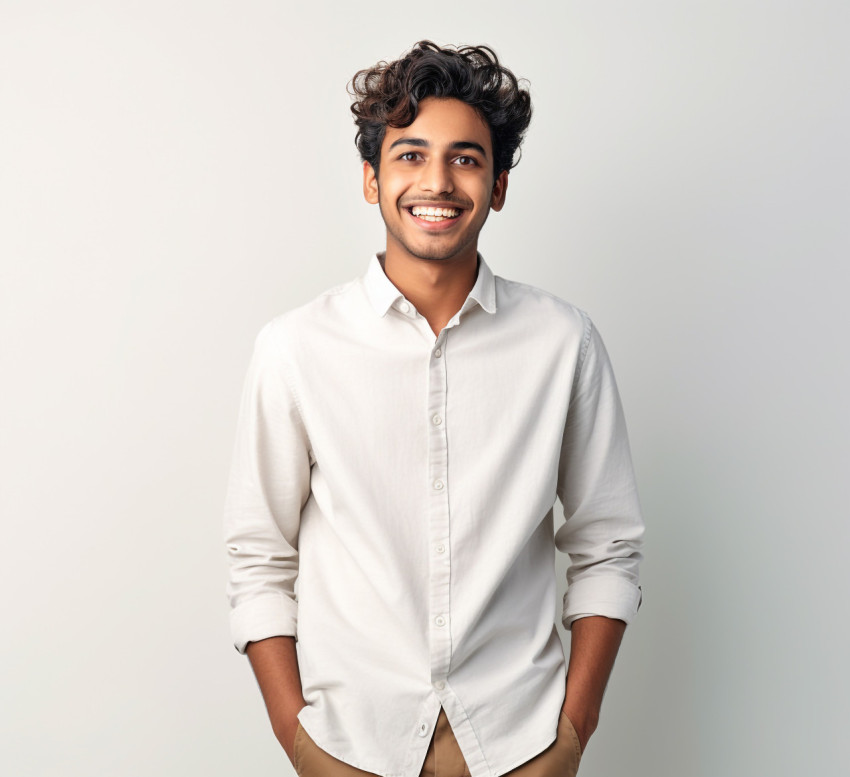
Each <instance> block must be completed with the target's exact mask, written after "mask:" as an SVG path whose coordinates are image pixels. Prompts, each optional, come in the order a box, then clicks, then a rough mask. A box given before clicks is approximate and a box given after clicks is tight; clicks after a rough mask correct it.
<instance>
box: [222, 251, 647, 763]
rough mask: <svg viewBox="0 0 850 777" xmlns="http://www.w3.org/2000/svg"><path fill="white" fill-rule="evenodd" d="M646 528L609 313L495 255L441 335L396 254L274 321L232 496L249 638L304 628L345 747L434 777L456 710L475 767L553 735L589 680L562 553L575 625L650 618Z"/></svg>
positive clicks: (237, 612) (308, 720) (323, 720)
mask: <svg viewBox="0 0 850 777" xmlns="http://www.w3.org/2000/svg"><path fill="white" fill-rule="evenodd" d="M556 498H559V499H560V500H561V503H562V504H563V507H564V516H565V521H564V523H563V524H562V525H560V526H559V528H558V529H557V531H556V530H555V518H554V504H555V500H556ZM559 523H560V521H559ZM642 534H643V522H642V520H641V517H640V509H639V505H638V500H637V493H636V489H635V482H634V476H633V470H632V463H631V458H630V454H629V445H628V441H627V437H626V427H625V423H624V419H623V412H622V409H621V405H620V399H619V396H618V392H617V388H616V385H615V382H614V376H613V374H612V371H611V366H610V363H609V360H608V356H607V355H606V352H605V348H604V346H603V343H602V340H601V339H600V337H599V334H598V332H597V331H596V329H595V328H594V326H593V324H592V323H591V321H590V319H589V318H588V316H587V315H586V314H585V313H584V312H582V311H581V310H579V309H577V308H576V307H574V306H572V305H570V304H568V303H566V302H564V301H562V300H560V299H558V298H557V297H555V296H553V295H551V294H548V293H546V292H543V291H540V290H538V289H535V288H533V287H530V286H527V285H524V284H520V283H515V282H512V281H508V280H505V279H503V278H500V277H495V276H494V275H493V274H492V272H491V271H490V268H489V267H488V266H487V264H486V263H485V262H484V260H483V259H482V258H481V257H480V256H479V269H478V274H477V278H476V281H475V285H474V287H473V289H472V290H471V292H470V293H469V295H468V297H467V299H466V301H465V302H464V304H463V306H462V307H461V309H460V310H459V311H458V313H457V314H456V315H455V316H454V317H453V318H452V319H451V320H450V321H449V323H448V324H447V325H446V327H445V328H444V329H443V330H442V331H441V332H440V334H439V335H438V336H436V337H435V336H434V333H433V332H432V331H431V329H430V327H429V325H428V322H427V321H426V320H425V318H424V317H423V316H422V315H421V314H419V313H418V312H417V310H416V309H415V307H414V305H413V304H412V303H411V302H410V301H409V300H407V299H405V298H404V296H403V295H402V294H401V292H400V291H399V290H398V289H397V288H396V287H395V286H393V284H392V283H391V282H390V281H389V279H388V278H387V276H386V275H385V274H384V271H383V269H382V265H381V263H380V261H379V258H378V257H374V258H373V259H372V260H371V263H370V264H369V267H368V271H367V272H366V274H365V275H364V276H363V277H361V278H360V279H358V280H356V281H353V282H351V283H348V284H346V285H343V286H340V287H337V288H335V289H332V290H330V291H328V292H326V293H324V294H322V295H321V296H320V297H318V298H317V299H316V300H314V301H313V302H311V303H309V304H307V305H304V306H303V307H300V308H298V309H296V310H293V311H291V312H289V313H287V314H284V315H282V316H280V317H278V318H276V319H274V320H273V321H271V322H270V323H269V324H267V325H266V326H265V328H264V329H263V330H262V331H261V332H260V334H259V336H258V337H257V341H256V344H255V350H254V355H253V358H252V361H251V365H250V368H249V372H248V376H247V379H246V382H245V387H244V391H243V397H242V404H241V411H240V417H239V423H238V431H237V441H236V447H235V454H234V460H233V466H232V472H231V477H230V481H229V487H228V495H227V501H226V509H225V536H226V543H227V548H228V552H229V559H230V578H229V583H228V595H229V597H230V602H231V605H232V611H231V627H232V633H233V638H234V641H235V644H236V648H237V649H238V650H239V651H240V652H242V651H244V650H245V647H246V644H247V643H248V642H250V641H256V640H260V639H264V638H266V637H271V636H276V635H294V636H296V637H297V650H298V661H299V667H300V672H301V682H302V687H303V693H304V698H305V700H306V702H307V706H306V707H304V709H303V710H301V712H300V714H299V719H300V722H301V725H302V726H303V727H304V729H305V730H306V732H307V733H308V734H309V735H310V737H311V738H312V739H313V740H314V741H315V742H316V744H318V745H319V747H321V748H322V749H323V750H325V751H326V752H328V753H330V754H331V755H333V756H335V757H336V758H338V759H340V760H342V761H345V762H346V763H348V764H351V765H352V766H355V767H357V768H359V769H363V770H365V771H367V772H372V773H375V774H378V775H383V776H384V777H416V775H418V774H419V772H420V769H421V767H422V764H423V761H424V759H425V754H426V751H427V749H428V744H429V741H430V737H431V735H432V733H433V730H434V725H435V723H436V721H437V717H438V715H439V711H440V707H443V708H444V709H445V711H446V714H447V716H448V720H449V722H450V724H451V727H452V730H453V732H454V734H455V736H456V738H457V741H458V743H459V745H460V748H461V751H462V752H463V755H464V758H465V759H466V762H467V765H468V766H469V770H470V773H471V775H472V777H485V776H489V777H493V776H494V775H500V774H504V773H505V772H507V771H509V770H511V769H513V768H515V767H517V766H519V765H520V764H522V763H523V762H525V761H527V760H529V759H530V758H532V757H533V756H535V755H537V754H538V753H540V752H541V751H542V750H544V749H545V748H546V747H547V746H548V745H549V744H550V743H551V742H552V741H554V739H555V737H556V733H557V723H558V715H559V711H560V708H561V705H562V704H563V700H564V693H565V680H566V674H565V662H564V652H563V648H562V645H561V642H560V639H559V636H558V633H557V630H556V628H555V614H556V608H555V598H556V580H555V550H556V548H557V549H558V550H560V551H562V552H565V553H568V554H569V557H570V565H569V568H568V572H567V586H568V587H567V593H566V596H565V598H564V604H563V612H562V620H563V623H564V624H565V626H566V627H567V628H569V626H570V624H571V623H572V622H573V621H574V620H575V619H576V618H579V617H582V616H585V615H592V614H595V615H604V616H607V617H610V618H618V619H620V620H623V621H626V622H628V621H629V620H630V619H631V618H632V616H633V615H634V613H635V612H636V611H637V608H638V605H639V604H640V590H639V588H638V564H639V561H640V559H641V554H640V547H641V541H642Z"/></svg>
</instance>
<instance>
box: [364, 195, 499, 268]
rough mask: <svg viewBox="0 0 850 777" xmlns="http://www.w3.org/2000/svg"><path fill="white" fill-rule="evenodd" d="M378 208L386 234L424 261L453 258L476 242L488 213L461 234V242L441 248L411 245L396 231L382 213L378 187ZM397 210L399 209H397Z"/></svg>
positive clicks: (402, 216) (437, 237)
mask: <svg viewBox="0 0 850 777" xmlns="http://www.w3.org/2000/svg"><path fill="white" fill-rule="evenodd" d="M378 210H379V211H380V212H381V218H382V219H383V221H384V226H385V227H386V229H387V235H390V236H392V238H393V240H395V242H396V243H398V244H399V245H400V246H401V247H402V248H403V249H404V250H405V251H406V252H407V253H408V254H410V255H411V256H413V257H416V258H417V259H421V260H423V261H426V262H444V261H447V260H449V259H452V258H454V257H455V256H457V255H458V254H461V253H463V252H464V251H465V250H466V249H467V248H468V247H469V246H470V245H471V244H476V245H477V242H478V235H479V234H480V233H481V229H482V228H483V226H484V223H485V222H486V221H487V216H488V215H489V208H488V209H487V210H486V211H485V212H484V219H483V221H482V222H481V224H480V225H479V227H478V229H476V230H470V231H469V232H468V233H467V234H465V235H463V237H462V239H461V242H460V243H459V244H455V245H453V246H452V247H451V248H448V249H441V248H440V247H439V246H438V245H435V246H433V247H427V246H425V247H423V246H413V245H410V243H409V242H408V241H407V240H405V238H404V235H403V234H401V230H398V231H396V229H394V227H393V226H392V225H391V224H390V222H389V221H387V217H386V215H385V214H384V203H383V200H382V199H381V197H380V188H379V189H378ZM398 210H399V211H400V210H401V209H398ZM403 218H404V215H403V214H402V213H401V212H399V220H401V219H403ZM434 237H435V239H439V236H437V235H435V236H434Z"/></svg>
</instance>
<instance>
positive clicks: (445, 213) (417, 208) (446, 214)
mask: <svg viewBox="0 0 850 777" xmlns="http://www.w3.org/2000/svg"><path fill="white" fill-rule="evenodd" d="M410 212H411V213H412V214H413V215H414V216H417V217H419V218H421V219H424V220H425V221H443V220H445V219H447V218H457V217H458V216H459V215H460V210H458V209H457V208H430V207H425V206H424V205H414V206H413V207H412V208H411V209H410Z"/></svg>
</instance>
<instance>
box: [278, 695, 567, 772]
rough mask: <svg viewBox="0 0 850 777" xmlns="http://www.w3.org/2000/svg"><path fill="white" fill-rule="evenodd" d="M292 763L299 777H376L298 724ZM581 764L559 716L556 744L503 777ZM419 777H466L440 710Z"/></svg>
mask: <svg viewBox="0 0 850 777" xmlns="http://www.w3.org/2000/svg"><path fill="white" fill-rule="evenodd" d="M293 759H294V762H295V763H294V766H295V771H296V772H297V773H298V776H299V777H375V775H374V774H372V773H371V772H364V771H363V770H362V769H356V768H355V767H353V766H349V765H348V764H346V763H343V762H342V761H338V760H337V759H336V758H334V757H333V756H332V755H328V754H327V753H326V752H325V751H324V750H322V749H321V748H320V747H319V746H318V745H317V744H316V743H315V742H314V741H313V740H312V739H310V737H309V735H308V734H307V732H306V731H305V730H304V729H303V728H302V727H301V724H300V723H299V724H298V731H297V732H296V734H295V751H294V754H293ZM580 760H581V745H580V744H579V740H578V735H577V734H576V731H575V729H574V728H573V724H572V723H570V720H569V718H568V717H567V716H566V715H564V713H563V712H562V713H561V717H560V720H559V721H558V736H557V738H556V739H555V741H554V742H553V743H552V744H551V745H549V747H547V748H546V749H545V750H544V751H543V752H542V753H540V754H538V755H536V756H535V757H534V758H532V759H531V760H530V761H526V762H525V763H524V764H522V765H521V766H518V767H517V768H516V769H512V770H511V771H510V772H508V773H507V775H505V777H575V774H576V772H577V771H578V764H579V761H580ZM419 777H469V769H467V768H466V761H464V759H463V755H462V754H461V752H460V747H459V746H458V744H457V740H456V739H455V735H454V734H453V733H452V729H451V726H450V725H449V720H448V718H447V717H446V713H445V712H444V711H443V710H440V717H439V718H438V719H437V725H436V726H435V728H434V736H433V737H432V738H431V744H430V746H429V747H428V753H427V754H426V756H425V763H424V764H423V766H422V771H421V772H420V773H419Z"/></svg>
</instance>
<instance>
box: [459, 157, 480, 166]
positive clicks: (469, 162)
mask: <svg viewBox="0 0 850 777" xmlns="http://www.w3.org/2000/svg"><path fill="white" fill-rule="evenodd" d="M455 162H457V163H458V164H459V165H460V166H461V167H473V166H474V165H477V164H478V160H477V159H475V158H474V157H471V156H459V157H458V158H457V159H455Z"/></svg>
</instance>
